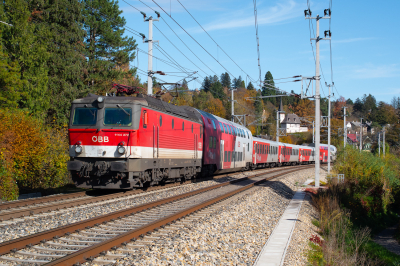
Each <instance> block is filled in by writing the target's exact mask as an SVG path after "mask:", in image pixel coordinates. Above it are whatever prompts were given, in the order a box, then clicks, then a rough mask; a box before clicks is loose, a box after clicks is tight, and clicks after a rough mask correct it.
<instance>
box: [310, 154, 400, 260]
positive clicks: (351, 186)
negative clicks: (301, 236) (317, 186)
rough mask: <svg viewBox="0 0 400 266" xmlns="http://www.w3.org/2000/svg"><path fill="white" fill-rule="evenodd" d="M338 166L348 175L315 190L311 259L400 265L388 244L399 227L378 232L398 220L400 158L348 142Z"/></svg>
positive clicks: (337, 170)
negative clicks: (366, 150) (374, 152)
mask: <svg viewBox="0 0 400 266" xmlns="http://www.w3.org/2000/svg"><path fill="white" fill-rule="evenodd" d="M333 172H334V173H343V174H344V175H345V181H344V182H341V183H337V182H335V181H333V182H330V183H329V185H328V188H327V189H325V190H319V191H318V192H317V193H315V194H313V195H312V202H313V206H315V208H316V210H317V212H318V218H317V219H315V220H313V221H312V222H313V224H314V225H316V226H317V227H318V230H317V231H318V234H315V235H313V236H312V237H310V238H309V243H308V244H309V246H310V250H309V252H308V254H307V255H308V261H309V263H310V264H318V265H332V264H339V265H399V264H400V256H399V255H397V254H396V252H393V251H395V250H392V249H391V248H390V249H388V248H387V247H388V245H390V243H389V242H390V241H393V242H391V243H395V242H394V237H395V230H389V231H384V232H386V234H384V236H383V237H379V235H380V234H379V233H380V232H382V230H384V229H386V228H392V227H394V226H395V225H396V224H397V223H398V220H399V215H400V213H399V210H400V208H399V206H400V182H399V173H400V160H399V159H398V158H397V157H395V156H393V155H391V154H386V157H383V156H378V155H375V154H372V153H367V152H359V151H358V150H356V149H354V148H352V147H347V148H346V149H342V150H340V151H339V152H338V157H337V161H336V162H335V166H334V168H333ZM374 238H375V239H378V240H380V241H375V242H374V241H373V239H374Z"/></svg>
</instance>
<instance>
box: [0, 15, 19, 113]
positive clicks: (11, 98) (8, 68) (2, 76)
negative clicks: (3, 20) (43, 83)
mask: <svg viewBox="0 0 400 266" xmlns="http://www.w3.org/2000/svg"><path fill="white" fill-rule="evenodd" d="M0 8H1V7H0ZM0 12H1V11H0ZM0 40H1V31H0ZM20 71H21V68H20V66H19V64H18V62H16V61H14V62H11V60H10V57H9V56H8V54H7V53H6V52H5V51H3V46H2V45H1V43H0V88H1V90H0V107H1V108H6V107H11V108H16V107H18V102H19V100H20V98H21V95H20V93H21V91H22V88H23V81H22V80H21V74H20Z"/></svg>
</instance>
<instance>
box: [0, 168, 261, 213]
mask: <svg viewBox="0 0 400 266" xmlns="http://www.w3.org/2000/svg"><path fill="white" fill-rule="evenodd" d="M263 170H265V169H262V170H260V171H263ZM231 174H232V173H228V174H219V175H214V176H213V178H214V179H216V178H222V177H226V176H229V175H231ZM204 180H210V179H209V178H197V179H191V180H186V181H184V182H175V183H171V184H166V185H164V186H154V187H149V188H146V189H145V190H143V189H137V190H127V191H123V192H118V193H112V194H108V195H102V196H93V197H89V198H86V199H85V204H91V203H96V202H101V201H106V200H110V199H117V198H120V197H126V196H132V195H137V194H142V193H146V192H150V191H156V190H161V189H165V188H171V187H175V186H180V185H183V184H187V183H194V182H201V181H204ZM85 195H86V192H78V193H71V194H62V195H55V196H49V197H42V198H36V199H27V200H22V201H13V202H8V203H3V204H0V210H5V209H9V208H12V207H14V208H15V207H28V206H32V205H35V204H40V203H46V202H50V201H57V200H58V201H61V200H67V199H71V198H76V200H70V201H66V202H54V204H48V205H43V206H32V207H28V208H26V209H16V210H10V211H8V210H7V211H5V212H3V213H0V221H6V220H10V219H15V218H20V217H25V216H29V215H34V214H40V213H45V212H50V211H57V210H60V209H65V208H70V207H75V206H80V205H82V200H81V199H80V197H83V196H85Z"/></svg>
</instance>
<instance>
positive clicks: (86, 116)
mask: <svg viewBox="0 0 400 266" xmlns="http://www.w3.org/2000/svg"><path fill="white" fill-rule="evenodd" d="M96 121H97V108H75V111H74V120H73V121H72V124H73V125H75V126H87V125H96Z"/></svg>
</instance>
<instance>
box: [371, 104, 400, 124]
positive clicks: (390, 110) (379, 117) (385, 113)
mask: <svg viewBox="0 0 400 266" xmlns="http://www.w3.org/2000/svg"><path fill="white" fill-rule="evenodd" d="M397 120H398V119H397V113H396V109H395V108H394V107H393V106H391V105H389V104H386V103H385V102H379V104H378V108H377V111H376V115H375V119H374V121H376V122H378V123H379V124H380V125H386V124H394V123H396V122H397Z"/></svg>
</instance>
